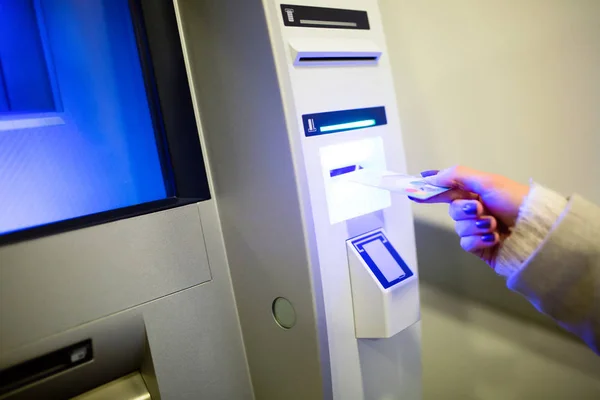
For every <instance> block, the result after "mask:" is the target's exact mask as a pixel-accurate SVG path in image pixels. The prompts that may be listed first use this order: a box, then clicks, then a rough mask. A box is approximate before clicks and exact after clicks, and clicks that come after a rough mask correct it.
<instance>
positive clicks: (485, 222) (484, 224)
mask: <svg viewBox="0 0 600 400" xmlns="http://www.w3.org/2000/svg"><path fill="white" fill-rule="evenodd" d="M475 226H476V227H478V228H479V229H490V227H491V226H492V221H490V220H489V219H487V218H486V219H478V220H477V221H475Z"/></svg>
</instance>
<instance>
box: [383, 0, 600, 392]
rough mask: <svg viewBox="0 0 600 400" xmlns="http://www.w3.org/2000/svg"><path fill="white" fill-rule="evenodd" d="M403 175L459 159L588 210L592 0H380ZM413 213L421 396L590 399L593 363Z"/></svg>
mask: <svg viewBox="0 0 600 400" xmlns="http://www.w3.org/2000/svg"><path fill="white" fill-rule="evenodd" d="M380 3H381V7H382V11H383V15H384V26H385V29H386V33H387V37H388V47H389V52H390V57H391V60H392V65H393V68H394V74H395V81H396V82H395V83H396V91H397V95H398V104H399V110H400V117H401V120H402V129H403V136H404V143H405V146H406V151H407V153H408V166H409V171H410V172H412V173H417V172H418V171H420V170H423V169H431V168H440V167H446V166H450V165H453V164H457V163H460V164H466V165H469V166H472V167H476V168H480V169H484V170H489V171H493V172H498V173H502V174H505V175H508V176H510V177H512V178H514V179H517V180H521V181H523V182H526V181H527V180H528V179H529V178H530V177H533V178H535V179H536V180H537V181H538V182H540V183H543V184H546V185H548V186H550V187H552V188H554V189H556V190H559V191H561V192H562V193H564V194H569V193H571V192H573V191H578V192H579V193H581V194H583V195H585V196H587V197H588V198H589V199H591V200H593V201H596V202H597V203H599V204H600V0H419V1H416V0H380ZM446 212H447V210H446V208H445V207H443V206H423V205H415V214H416V216H417V221H416V231H417V241H418V247H419V266H420V268H421V276H422V281H423V340H424V341H423V353H424V360H423V362H424V389H425V390H424V391H425V397H426V398H427V399H486V400H487V399H503V400H504V399H538V398H539V399H542V398H543V399H567V398H568V399H588V398H600V358H598V357H596V356H595V355H593V354H592V353H591V352H589V351H588V350H587V349H586V348H585V347H583V346H582V345H580V344H579V343H577V342H576V341H574V340H572V339H571V338H570V337H569V336H568V335H565V334H563V333H562V332H559V331H558V330H553V326H554V325H553V323H552V322H551V321H548V320H547V319H546V318H544V317H542V316H540V315H539V314H537V313H536V312H535V311H534V310H533V308H532V307H531V306H530V305H529V304H528V303H526V302H525V301H523V300H522V299H521V298H519V297H518V296H517V295H515V294H513V293H510V292H509V291H508V290H507V289H505V287H504V284H503V282H502V281H501V280H500V279H498V278H497V277H495V276H494V274H493V273H492V272H491V271H489V270H488V269H487V268H486V267H485V266H484V265H482V264H481V263H480V262H478V261H477V260H476V259H475V258H473V257H470V256H468V255H465V254H463V253H462V252H461V251H460V248H459V246H458V241H457V239H456V238H455V236H454V234H453V231H452V225H451V221H450V220H449V219H448V217H447V214H446Z"/></svg>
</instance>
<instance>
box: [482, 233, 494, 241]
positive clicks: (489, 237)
mask: <svg viewBox="0 0 600 400" xmlns="http://www.w3.org/2000/svg"><path fill="white" fill-rule="evenodd" d="M481 240H483V241H484V242H487V243H491V242H493V241H494V240H496V235H494V234H493V233H488V234H485V235H483V236H481Z"/></svg>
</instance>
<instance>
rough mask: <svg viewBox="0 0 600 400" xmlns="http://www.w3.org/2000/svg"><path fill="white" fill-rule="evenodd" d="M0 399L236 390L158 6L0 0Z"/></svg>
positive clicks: (173, 37) (184, 96) (234, 352)
mask: <svg viewBox="0 0 600 400" xmlns="http://www.w3.org/2000/svg"><path fill="white" fill-rule="evenodd" d="M0 66H1V67H0V399H3V400H4V399H11V400H13V399H27V400H30V399H35V400H45V399H68V398H77V399H80V400H99V399H110V400H133V399H135V400H146V399H150V398H151V399H153V400H154V399H161V398H162V399H166V400H169V399H186V400H187V399H223V400H231V399H252V398H253V394H252V387H251V383H250V378H249V374H248V367H247V362H246V357H245V350H244V346H243V342H242V337H241V331H240V327H239V322H238V316H237V312H236V308H235V300H234V295H233V292H232V287H231V280H230V276H229V272H228V269H227V259H226V255H225V250H224V244H223V239H222V233H221V230H220V224H219V216H218V214H217V209H216V204H215V199H214V195H213V193H212V189H211V188H210V183H209V181H210V179H209V176H210V171H208V170H207V169H206V168H205V162H204V153H203V150H202V146H201V143H200V139H199V135H198V124H197V121H196V116H195V112H194V107H193V102H192V97H191V94H190V87H189V84H188V80H187V74H186V67H185V64H184V58H183V53H182V46H181V40H180V37H179V29H178V26H177V19H176V14H175V8H174V6H173V4H172V3H170V2H167V1H155V0H141V1H138V0H135V1H127V0H85V1H80V0H0Z"/></svg>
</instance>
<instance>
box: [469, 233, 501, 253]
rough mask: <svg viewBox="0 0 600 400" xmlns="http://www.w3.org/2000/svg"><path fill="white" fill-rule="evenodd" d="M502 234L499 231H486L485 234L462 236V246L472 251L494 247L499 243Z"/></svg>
mask: <svg viewBox="0 0 600 400" xmlns="http://www.w3.org/2000/svg"><path fill="white" fill-rule="evenodd" d="M499 239H500V236H499V235H498V232H491V233H486V234H484V235H471V236H465V237H461V238H460V246H461V247H462V248H463V249H464V250H465V251H468V252H470V253H473V252H476V251H478V250H483V249H487V248H490V247H494V246H495V245H497V244H498V240H499Z"/></svg>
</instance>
